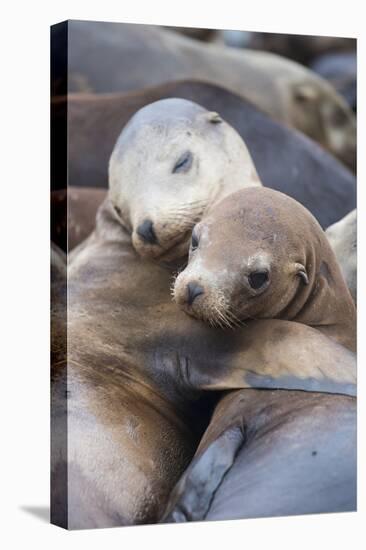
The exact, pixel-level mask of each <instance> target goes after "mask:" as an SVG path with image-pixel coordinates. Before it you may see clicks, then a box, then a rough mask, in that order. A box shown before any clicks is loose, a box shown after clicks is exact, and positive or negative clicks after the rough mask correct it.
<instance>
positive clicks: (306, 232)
mask: <svg viewBox="0 0 366 550" xmlns="http://www.w3.org/2000/svg"><path fill="white" fill-rule="evenodd" d="M194 233H195V234H196V235H197V236H198V239H199V243H198V247H197V249H196V250H195V251H192V252H191V256H190V261H189V263H188V266H187V268H186V269H185V270H184V271H183V272H182V273H181V274H180V275H179V277H178V278H177V280H176V283H175V289H174V296H175V299H176V300H177V302H178V303H180V304H181V305H182V307H183V308H184V309H185V311H187V312H188V313H189V314H191V315H193V316H196V317H198V318H202V319H204V320H207V321H212V320H214V321H215V320H216V321H219V320H220V317H219V315H220V314H221V318H222V319H223V320H224V318H225V317H227V319H228V321H230V320H231V319H234V320H238V321H245V320H248V319H251V318H279V319H286V320H289V321H297V322H299V323H304V324H306V325H309V326H312V327H314V328H317V329H318V330H320V331H322V332H323V333H324V334H325V335H327V336H329V337H331V338H333V339H334V340H336V341H337V342H339V343H341V344H342V345H344V346H346V347H348V348H349V349H351V350H354V349H355V347H356V341H355V340H356V310H355V306H354V303H353V301H352V297H351V295H350V293H349V290H348V288H347V285H346V283H345V281H344V279H343V276H342V273H341V270H340V268H339V266H338V263H337V260H336V257H335V255H334V252H333V251H332V249H331V247H330V244H329V242H328V240H327V238H326V236H325V234H324V232H323V231H322V229H321V227H320V226H319V224H318V222H317V221H316V220H315V218H313V216H312V215H311V214H310V213H309V212H308V211H307V210H306V209H305V208H304V207H303V206H302V205H300V204H299V203H297V202H296V201H295V200H293V199H292V198H290V197H287V196H286V195H284V194H282V193H279V192H278V191H273V190H271V189H266V188H258V189H254V188H253V189H243V190H241V191H238V192H236V193H233V194H232V195H230V196H229V197H227V198H226V199H224V200H223V201H221V202H220V203H219V204H217V205H216V206H215V207H214V208H213V209H212V211H211V213H209V214H208V215H207V216H204V218H203V220H202V221H201V222H200V223H199V224H198V225H197V226H196V228H195V229H194ZM253 262H254V263H253ZM251 265H252V267H251ZM262 268H265V269H267V270H268V273H269V283H268V284H267V286H264V287H263V289H259V290H253V289H252V288H251V287H250V284H249V282H248V278H249V277H250V273H252V272H255V271H257V270H260V269H262ZM302 268H304V269H302ZM304 279H307V280H308V281H307V283H306V282H305V281H304ZM192 282H195V283H198V284H199V285H200V287H202V289H203V290H204V293H203V294H201V295H200V296H198V297H197V298H196V299H195V300H194V302H193V304H189V303H187V299H188V298H187V288H188V287H187V285H188V284H189V283H192ZM217 308H218V309H219V312H217Z"/></svg>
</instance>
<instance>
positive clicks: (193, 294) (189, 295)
mask: <svg viewBox="0 0 366 550" xmlns="http://www.w3.org/2000/svg"><path fill="white" fill-rule="evenodd" d="M186 289H187V291H186V301H187V304H188V305H190V306H191V305H192V304H193V302H194V300H195V299H196V298H197V296H200V295H201V294H204V292H205V291H204V289H203V287H202V286H201V285H199V284H198V283H196V282H191V283H188V284H187V287H186Z"/></svg>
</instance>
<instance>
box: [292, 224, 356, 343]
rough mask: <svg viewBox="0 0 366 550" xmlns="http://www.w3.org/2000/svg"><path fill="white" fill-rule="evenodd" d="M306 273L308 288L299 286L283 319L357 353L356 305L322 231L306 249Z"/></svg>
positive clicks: (302, 285) (300, 284)
mask: <svg viewBox="0 0 366 550" xmlns="http://www.w3.org/2000/svg"><path fill="white" fill-rule="evenodd" d="M306 269H307V273H308V277H309V284H308V285H304V284H302V283H301V282H300V283H299V290H298V292H297V293H296V295H295V297H294V299H293V301H292V302H291V303H290V304H289V306H288V307H287V308H286V312H282V314H281V318H287V319H289V320H292V321H297V322H300V323H304V324H306V325H309V326H312V327H315V328H317V329H318V330H321V331H322V332H324V333H326V334H327V335H328V336H330V337H332V338H335V339H336V340H337V341H338V342H340V343H341V344H343V345H345V346H346V347H348V348H349V349H351V350H352V351H354V350H355V335H354V326H355V323H356V309H355V305H354V303H353V300H352V297H351V295H350V292H349V290H348V288H347V285H346V283H345V280H344V278H343V275H342V273H341V270H340V267H339V265H338V263H337V260H336V257H335V255H334V252H333V250H332V249H331V247H330V245H329V243H328V241H327V239H326V237H325V234H324V233H323V232H322V231H320V230H319V232H318V234H317V235H316V242H315V243H310V246H309V247H308V248H307V258H306Z"/></svg>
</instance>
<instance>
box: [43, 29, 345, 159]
mask: <svg viewBox="0 0 366 550" xmlns="http://www.w3.org/2000/svg"><path fill="white" fill-rule="evenodd" d="M65 25H67V32H68V89H69V92H72V91H91V90H92V91H95V92H98V93H99V92H121V91H129V90H136V89H139V88H143V87H146V86H154V85H158V84H162V83H164V82H170V81H172V80H176V79H178V78H182V79H191V80H194V79H199V80H203V81H206V82H209V83H212V84H216V85H222V86H225V87H226V88H227V89H228V90H230V91H232V92H234V93H237V94H239V95H240V96H241V97H243V98H245V99H247V100H249V101H251V102H253V103H254V104H255V105H257V106H258V107H259V108H260V109H261V110H263V111H264V112H266V113H268V114H269V115H270V116H271V117H273V118H274V119H275V120H278V121H281V122H284V123H285V124H287V125H289V126H291V127H293V128H297V129H298V130H300V131H302V132H304V133H305V134H307V135H308V136H310V137H311V138H313V139H315V140H316V141H318V142H319V143H320V144H321V145H322V146H323V147H325V148H326V149H328V150H329V151H331V152H332V153H333V154H334V155H336V156H338V158H340V159H341V160H342V161H343V162H345V163H346V164H348V165H349V166H351V167H352V168H354V166H355V156H356V122H355V117H354V114H353V112H352V111H351V109H349V107H348V105H347V104H346V102H345V101H344V99H343V98H342V97H341V96H339V95H338V94H337V93H336V91H335V90H334V88H333V87H332V86H331V85H330V84H328V82H326V81H325V80H323V79H322V78H321V77H319V76H318V75H316V74H315V73H313V72H311V71H309V70H308V69H306V68H305V67H303V66H301V65H299V64H297V63H295V62H293V61H290V60H288V59H285V58H282V57H280V56H277V55H275V54H271V53H267V52H258V51H254V50H237V49H235V48H229V47H226V46H222V45H216V44H204V43H200V42H198V41H196V40H193V39H190V38H187V37H185V36H181V35H178V34H177V33H174V32H170V31H168V30H166V29H161V28H158V27H152V26H148V25H128V24H119V23H118V24H116V23H104V22H93V21H89V22H88V21H69V22H67V23H65ZM60 30H61V31H62V29H59V28H56V27H55V29H54V31H53V32H57V31H58V32H60ZM53 54H54V55H55V56H56V55H57V52H54V53H53Z"/></svg>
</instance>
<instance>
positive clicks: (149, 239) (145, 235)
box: [136, 219, 158, 244]
mask: <svg viewBox="0 0 366 550" xmlns="http://www.w3.org/2000/svg"><path fill="white" fill-rule="evenodd" d="M136 233H137V234H138V236H139V237H140V238H141V239H142V240H143V241H145V242H146V243H148V244H158V239H157V236H156V233H155V230H154V224H153V222H152V221H151V220H149V219H146V220H144V221H143V222H142V223H141V224H140V225H139V226H138V228H137V230H136Z"/></svg>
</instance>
